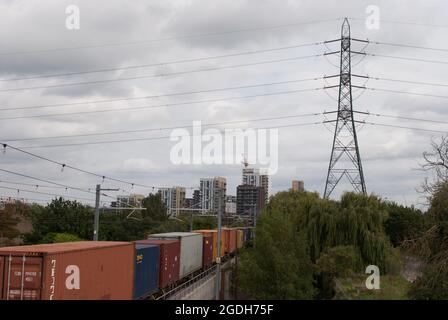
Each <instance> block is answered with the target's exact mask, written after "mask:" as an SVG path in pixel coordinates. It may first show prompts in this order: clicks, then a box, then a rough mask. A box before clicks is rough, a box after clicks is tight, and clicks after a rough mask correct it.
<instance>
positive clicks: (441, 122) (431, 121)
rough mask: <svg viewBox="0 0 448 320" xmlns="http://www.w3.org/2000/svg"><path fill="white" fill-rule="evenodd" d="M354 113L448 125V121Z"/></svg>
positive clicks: (367, 112)
mask: <svg viewBox="0 0 448 320" xmlns="http://www.w3.org/2000/svg"><path fill="white" fill-rule="evenodd" d="M354 112H355V113H361V114H366V115H371V116H376V117H383V118H393V119H402V120H410V121H421V122H429V123H437V124H448V121H441V120H434V119H425V118H416V117H407V116H400V115H392V114H383V113H374V112H369V111H366V112H359V111H354Z"/></svg>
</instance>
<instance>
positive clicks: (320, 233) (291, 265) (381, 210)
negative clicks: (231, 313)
mask: <svg viewBox="0 0 448 320" xmlns="http://www.w3.org/2000/svg"><path fill="white" fill-rule="evenodd" d="M386 209H387V207H386V205H385V204H384V202H383V201H381V199H379V198H378V197H376V196H373V195H372V196H364V195H359V194H354V193H346V194H344V195H343V196H342V197H341V200H340V201H330V200H326V199H322V198H320V197H319V195H318V194H316V193H308V192H300V193H298V192H280V193H278V194H276V195H275V196H274V197H273V198H272V199H271V200H270V202H269V203H268V205H267V206H266V208H265V209H264V210H263V211H262V213H261V214H260V217H259V219H258V221H257V231H256V234H257V238H256V241H255V242H256V246H255V248H254V249H253V250H252V251H248V252H247V253H246V254H245V255H243V256H242V258H241V268H242V271H241V272H240V277H241V287H242V288H243V290H244V291H245V293H247V294H252V295H253V297H255V298H260V297H263V298H275V297H276V298H288V299H296V298H297V297H307V298H312V297H313V296H315V293H316V291H315V289H318V290H319V291H320V292H319V296H320V297H327V293H328V292H329V291H330V290H328V287H326V285H325V284H326V283H327V284H328V283H329V282H331V279H332V278H333V277H334V276H337V275H338V274H343V273H344V272H348V271H354V272H364V269H365V267H366V266H367V265H371V264H373V265H377V266H378V267H380V269H381V270H382V272H383V273H386V272H388V271H389V270H388V269H389V263H388V257H389V256H390V254H391V250H392V248H391V246H390V243H389V240H388V237H387V235H386V233H385V231H384V221H385V220H386V218H387V210H386ZM331 261H337V262H338V263H339V262H343V263H342V265H341V268H342V269H343V270H340V269H338V268H336V269H331V268H330V265H331ZM297 270H300V272H297ZM343 271H344V272H343ZM323 275H325V277H326V279H323V278H322V276H323ZM288 279H292V281H291V280H288ZM313 279H315V280H317V282H316V281H314V280H313ZM285 284H286V286H287V287H286V288H284V287H283V286H285ZM310 288H313V289H310ZM313 290H314V291H313Z"/></svg>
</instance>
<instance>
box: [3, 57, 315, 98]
mask: <svg viewBox="0 0 448 320" xmlns="http://www.w3.org/2000/svg"><path fill="white" fill-rule="evenodd" d="M321 56H323V54H313V55H307V56H298V57H292V58H282V59H275V60H265V61H258V62H251V63H242V64H234V65H227V66H219V67H209V68H203V69H196V70H187V71H178V72H170V73H159V74H151V75H141V76H134V77H126V78H115V79H104V80H94V81H81V82H72V83H61V84H53V85H45V86H33V87H20V88H9V89H0V92H13V91H25V90H38V89H54V88H64V87H72V86H81V85H93V84H103V83H112V82H118V81H128V80H138V79H149V78H159V77H167V76H178V75H184V74H190V73H200V72H208V71H218V70H225V69H236V68H243V67H251V66H257V65H263V64H271V63H280V62H288V61H297V60H302V59H309V58H316V57H321Z"/></svg>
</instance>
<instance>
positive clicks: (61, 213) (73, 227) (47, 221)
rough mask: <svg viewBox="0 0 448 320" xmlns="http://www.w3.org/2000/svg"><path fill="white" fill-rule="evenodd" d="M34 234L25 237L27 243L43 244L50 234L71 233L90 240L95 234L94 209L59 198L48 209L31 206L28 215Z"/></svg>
mask: <svg viewBox="0 0 448 320" xmlns="http://www.w3.org/2000/svg"><path fill="white" fill-rule="evenodd" d="M26 215H27V217H28V218H29V219H30V220H31V222H32V224H33V232H32V233H30V234H27V235H25V242H26V243H37V242H41V241H42V239H44V238H45V236H47V234H49V233H69V234H72V235H75V236H77V237H79V238H81V239H84V240H89V239H91V238H92V234H93V209H92V208H90V207H88V206H86V205H83V204H81V203H80V202H77V201H70V200H65V199H63V198H57V199H54V200H52V202H51V203H50V204H48V205H47V206H46V207H43V206H39V205H31V206H30V207H29V208H28V211H27V213H26Z"/></svg>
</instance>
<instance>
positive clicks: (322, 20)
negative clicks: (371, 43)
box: [0, 18, 341, 55]
mask: <svg viewBox="0 0 448 320" xmlns="http://www.w3.org/2000/svg"><path fill="white" fill-rule="evenodd" d="M339 20H341V18H330V19H321V20H311V21H301V22H293V23H287V24H280V25H271V26H259V27H253V28H242V29H236V30H227V31H222V32H213V33H202V34H190V35H180V36H173V37H166V38H159V39H149V40H141V41H128V42H115V43H103V44H90V45H81V46H73V47H61V48H50V49H39V50H28V51H11V52H0V55H24V54H38V53H50V52H61V51H71V50H84V49H95V48H106V47H120V46H131V45H141V44H149V43H157V42H163V41H172V40H182V39H194V38H205V37H214V36H222V35H229V34H234V33H243V32H253V31H264V30H270V29H282V28H289V27H295V26H302V25H307V24H318V23H325V22H334V21H339Z"/></svg>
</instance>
